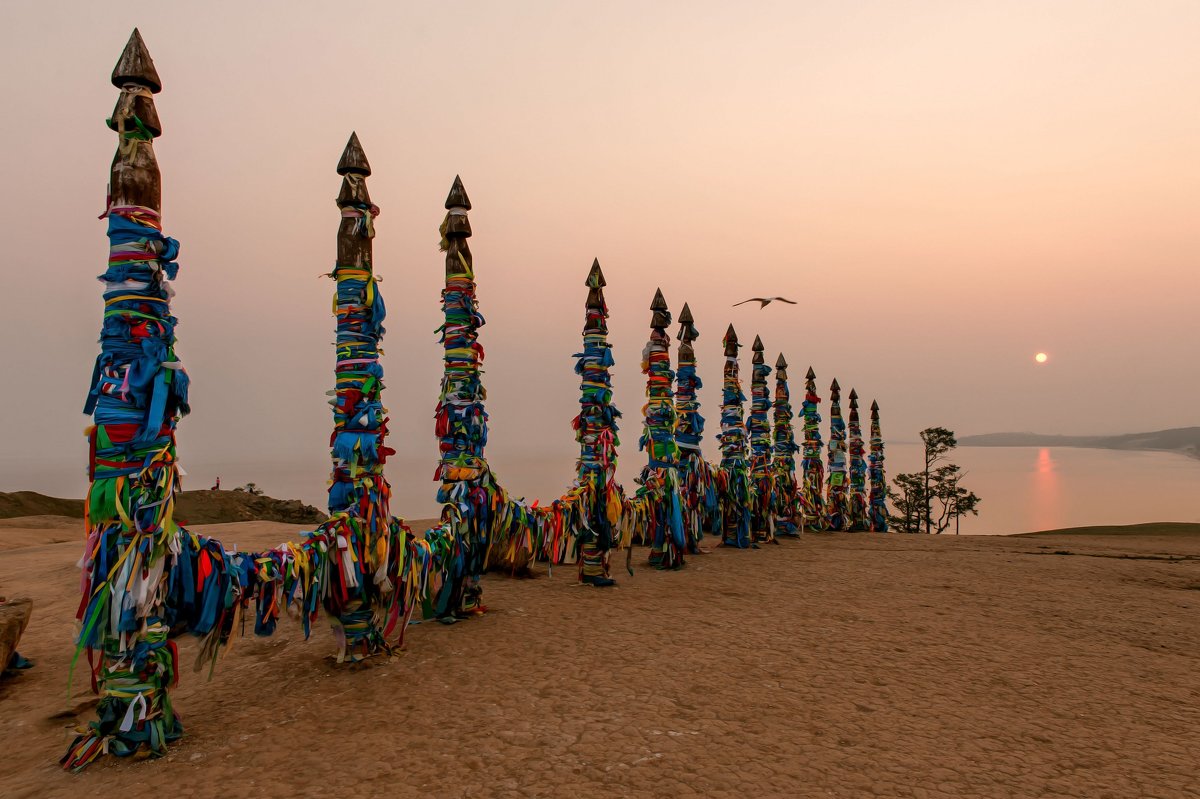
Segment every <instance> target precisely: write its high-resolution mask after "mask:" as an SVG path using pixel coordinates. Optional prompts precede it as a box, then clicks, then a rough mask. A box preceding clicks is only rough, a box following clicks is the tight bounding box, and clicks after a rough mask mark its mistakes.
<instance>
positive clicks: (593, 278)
mask: <svg viewBox="0 0 1200 799" xmlns="http://www.w3.org/2000/svg"><path fill="white" fill-rule="evenodd" d="M583 285H585V286H587V287H588V288H590V289H600V288H604V287H605V286H607V285H608V283H607V282H606V281H605V280H604V272H602V271H600V259H599V258H593V259H592V268H591V270H589V271H588V276H587V280H585V281H583Z"/></svg>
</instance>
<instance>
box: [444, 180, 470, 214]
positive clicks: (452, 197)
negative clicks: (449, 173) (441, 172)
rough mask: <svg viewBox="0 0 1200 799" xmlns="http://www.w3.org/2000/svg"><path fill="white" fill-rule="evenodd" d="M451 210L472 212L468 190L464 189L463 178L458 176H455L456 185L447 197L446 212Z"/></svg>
mask: <svg viewBox="0 0 1200 799" xmlns="http://www.w3.org/2000/svg"><path fill="white" fill-rule="evenodd" d="M451 208H465V209H467V210H468V211H470V210H471V201H470V199H468V198H467V190H466V189H464V188H463V184H462V178H460V177H459V176H458V175H455V176H454V185H453V186H451V187H450V194H449V195H448V196H447V197H446V210H450V209H451Z"/></svg>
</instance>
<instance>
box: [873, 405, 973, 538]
mask: <svg viewBox="0 0 1200 799" xmlns="http://www.w3.org/2000/svg"><path fill="white" fill-rule="evenodd" d="M921 441H922V442H923V443H924V445H925V455H924V462H925V466H924V469H922V470H921V471H919V472H911V473H908V474H898V475H896V476H895V477H893V478H892V482H893V483H895V488H891V487H889V488H888V498H889V499H891V501H892V506H893V507H894V508H895V513H894V514H892V515H891V516H890V517H889V520H890V521H891V523H892V524H893V525H894V526H895V528H896V529H897V530H898V531H900V532H905V533H919V532H921V530H922V528H923V529H924V531H925V532H926V533H931V534H941V533H943V532H945V531H946V530H948V529H949V528H950V525H954V531H955V533H956V534H957V533H958V522H959V519H960V518H962V516H964V515H965V514H968V513H970V514H972V515H975V516H978V515H979V502H980V499H979V497H978V496H976V495H975V493H974V492H972V491H968V490H967V489H965V488H963V487H962V486H960V485H959V481H960V480H962V478H963V476H964V474H965V473H964V472H963V471H962V469H961V467H959V466H958V465H956V464H953V463H949V462H947V459H946V456H947V455H948V454H949V453H950V451H951V450H952V449H954V448H955V447H956V446H958V441H957V440H956V439H955V438H954V433H953V431H951V430H947V429H946V428H944V427H930V428H927V429H925V430H922V431H921ZM935 502H936V503H937V506H938V511H937V513H936V514H935V512H934V503H935Z"/></svg>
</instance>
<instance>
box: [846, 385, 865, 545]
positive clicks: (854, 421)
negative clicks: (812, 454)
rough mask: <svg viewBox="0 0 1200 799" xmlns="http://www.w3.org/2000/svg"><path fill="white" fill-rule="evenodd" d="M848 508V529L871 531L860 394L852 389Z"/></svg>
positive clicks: (856, 531)
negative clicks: (860, 419) (859, 412)
mask: <svg viewBox="0 0 1200 799" xmlns="http://www.w3.org/2000/svg"><path fill="white" fill-rule="evenodd" d="M846 508H847V516H848V518H847V520H846V529H848V530H850V531H851V532H854V533H864V532H866V531H867V530H869V529H871V527H870V520H869V519H868V518H867V462H866V458H865V452H864V449H863V437H862V423H861V422H860V421H859V417H858V392H857V391H855V390H854V389H853V388H851V389H850V492H849V496H848V497H847V502H846Z"/></svg>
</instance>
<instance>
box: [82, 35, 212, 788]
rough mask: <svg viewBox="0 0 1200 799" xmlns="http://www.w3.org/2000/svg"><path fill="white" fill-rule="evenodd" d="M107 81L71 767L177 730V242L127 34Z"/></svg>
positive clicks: (150, 73)
mask: <svg viewBox="0 0 1200 799" xmlns="http://www.w3.org/2000/svg"><path fill="white" fill-rule="evenodd" d="M112 83H113V85H114V86H116V87H117V88H118V89H120V91H121V94H120V97H119V98H118V100H117V105H116V108H115V109H114V111H113V115H112V118H111V119H109V120H108V126H109V127H110V128H111V129H113V130H114V131H116V133H117V137H118V142H117V152H116V155H115V156H114V157H113V162H112V168H111V171H110V179H109V197H108V204H107V208H106V209H105V213H104V218H107V220H108V238H109V257H108V270H107V271H106V272H105V273H104V275H102V276H101V278H100V280H101V282H102V283H103V284H104V286H105V290H104V322H103V325H102V326H101V331H100V355H99V356H98V357H97V359H96V366H95V371H94V372H93V374H92V380H91V389H90V391H89V393H88V398H87V402H86V404H85V407H84V413H87V414H89V415H91V416H92V417H93V421H94V425H93V426H92V427H91V428H89V430H88V441H89V448H90V457H89V470H88V471H89V478H90V480H91V488H90V489H89V491H88V496H87V504H86V506H85V516H86V524H87V542H86V545H85V547H84V554H83V564H82V565H83V591H82V593H83V597H82V601H81V603H80V606H79V612H78V618H79V621H80V624H81V627H80V630H79V636H78V647H79V648H80V649H86V651H87V653H88V661H89V663H91V664H92V687H93V688H94V689H95V690H96V691H97V692H98V693H99V694H100V703H99V705H98V707H97V714H98V718H97V719H96V720H95V721H93V722H91V723H90V724H89V725H88V727H87V729H86V730H84V731H83V732H82V734H81V735H80V736H79V737H77V738H76V739H75V741H74V742H73V743H72V744H71V747H70V748H69V750H68V752H67V754H66V755H65V756H64V757H63V760H62V763H63V766H64V767H65V768H68V769H72V770H78V769H81V768H83V767H84V766H86V765H87V764H88V763H90V762H91V761H93V760H95V759H96V758H97V757H99V756H100V755H102V754H105V753H110V754H115V755H119V756H128V755H134V754H138V753H143V754H147V755H151V756H160V755H163V754H166V748H167V744H168V743H169V742H170V741H173V740H175V739H177V738H179V737H180V736H181V735H182V734H183V727H182V725H181V724H180V722H179V718H178V717H177V716H176V715H175V713H174V710H173V708H172V705H171V700H170V696H169V694H168V690H169V688H170V686H171V685H172V684H173V683H174V682H175V679H176V674H177V673H178V654H177V651H176V648H175V645H174V643H173V642H171V641H169V640H168V637H169V634H170V631H171V622H170V620H169V619H168V618H167V616H168V607H167V597H168V592H169V590H170V588H169V585H168V578H169V573H170V568H171V562H172V561H173V560H174V558H175V557H176V556H177V555H178V553H179V552H180V549H181V544H180V531H179V527H178V526H177V524H176V523H175V519H174V509H175V497H176V494H177V493H178V492H179V490H180V470H179V467H178V465H177V463H176V456H175V424H176V422H177V421H178V419H179V418H180V417H181V416H182V415H184V414H186V413H187V412H188V410H189V409H188V404H187V387H188V379H187V373H186V372H185V371H184V370H183V365H182V364H181V363H180V361H179V358H178V357H176V355H175V325H176V323H177V320H176V319H175V317H174V316H172V315H171V297H172V296H174V293H175V292H174V289H173V288H172V287H171V286H170V285H169V284H168V282H167V281H169V280H173V279H174V278H175V276H176V274H177V272H178V269H179V267H178V265H177V264H176V263H175V262H174V261H175V258H176V256H177V254H178V251H179V244H178V242H176V241H175V240H174V239H171V238H168V237H166V236H163V234H162V222H161V211H162V189H161V176H160V174H159V169H158V162H157V160H156V159H155V157H154V139H155V138H157V137H158V136H159V135H161V134H162V127H161V125H160V124H159V121H158V112H157V111H156V110H155V107H154V95H155V94H157V93H158V92H159V91H161V90H162V83H161V81H160V80H159V77H158V72H157V70H156V69H155V68H154V61H153V60H152V59H151V58H150V53H149V52H148V51H147V50H146V45H145V42H143V41H142V36H141V34H140V33H139V32H138V31H137V30H136V29H135V30H134V31H133V35H132V36H130V37H129V42H128V44H126V45H125V50H124V52H122V53H121V57H120V59H119V60H118V61H117V65H116V67H115V68H114V69H113V72H112ZM78 655H79V653H78V651H77V652H76V657H77V658H78ZM72 664H74V661H72Z"/></svg>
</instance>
